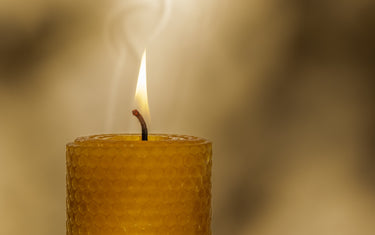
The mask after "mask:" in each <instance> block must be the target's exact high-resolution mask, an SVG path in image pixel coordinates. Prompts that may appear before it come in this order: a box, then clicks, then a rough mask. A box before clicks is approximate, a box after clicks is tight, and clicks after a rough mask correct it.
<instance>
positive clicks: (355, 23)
mask: <svg viewBox="0 0 375 235" xmlns="http://www.w3.org/2000/svg"><path fill="white" fill-rule="evenodd" d="M374 10H375V3H374V1H371V0H357V1H345V0H344V1H338V0H325V1H323V0H319V1H306V0H299V1H294V0H287V1H280V0H271V1H261V0H232V1H225V0H215V1H214V0H206V1H199V0H174V1H169V2H168V1H164V2H163V1H151V0H143V1H141V0H138V1H135V0H133V1H129V0H110V1H88V0H75V1H71V0H70V1H66V0H64V1H63V0H53V1H51V0H49V1H47V0H29V1H27V2H25V1H19V0H1V2H0V112H1V115H0V227H1V234H7V235H24V234H28V235H51V234H54V235H62V234H65V144H66V143H67V142H70V141H72V140H74V139H75V138H76V137H78V136H84V135H90V134H97V133H104V132H115V133H118V132H139V127H138V123H137V121H136V119H135V118H134V117H133V116H132V115H131V110H132V108H133V105H134V103H133V99H134V91H135V87H136V81H137V76H138V69H139V63H140V56H141V54H142V51H143V49H144V48H145V47H147V49H148V52H147V53H148V61H147V62H148V65H147V66H148V96H149V104H150V112H151V125H150V129H151V132H153V133H178V134H191V135H196V136H201V137H206V138H208V139H210V140H212V141H213V142H214V158H213V234H215V235H228V234H231V235H250V234H257V235H273V234H277V235H280V234H283V235H284V234H285V235H301V234H304V235H310V234H311V235H316V234H320V235H332V234H340V235H354V234H355V235H357V234H360V235H373V234H375V226H374V221H375V157H374V156H375V155H374V154H375V152H374V150H375V149H374V146H375V143H374V138H375V135H374V131H375V129H374V128H375V111H374V100H375V99H374V98H375V97H374V96H375V93H374V88H375V82H374V75H375V66H374V61H375V44H374V42H375V34H374V28H375V14H374ZM119 65H121V66H119Z"/></svg>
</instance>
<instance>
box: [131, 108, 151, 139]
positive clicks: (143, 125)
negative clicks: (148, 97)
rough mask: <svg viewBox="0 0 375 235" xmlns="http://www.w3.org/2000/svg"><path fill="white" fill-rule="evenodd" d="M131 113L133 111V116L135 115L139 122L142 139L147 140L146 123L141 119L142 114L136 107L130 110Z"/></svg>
mask: <svg viewBox="0 0 375 235" xmlns="http://www.w3.org/2000/svg"><path fill="white" fill-rule="evenodd" d="M132 113H133V115H134V116H136V117H137V118H138V120H139V122H140V123H141V127H142V141H146V140H148V131H147V125H146V122H145V120H144V119H143V116H142V115H141V114H140V112H138V110H136V109H134V110H133V111H132Z"/></svg>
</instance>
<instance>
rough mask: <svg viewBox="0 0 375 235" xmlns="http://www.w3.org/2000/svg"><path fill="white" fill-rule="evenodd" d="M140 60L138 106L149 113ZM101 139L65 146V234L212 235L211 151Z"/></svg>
mask: <svg viewBox="0 0 375 235" xmlns="http://www.w3.org/2000/svg"><path fill="white" fill-rule="evenodd" d="M146 90H147V88H146V54H145V53H144V55H143V58H142V65H141V69H140V76H139V78H138V85H137V92H136V100H138V103H139V104H140V105H139V107H140V110H141V111H142V113H146V114H148V102H147V91H146ZM133 115H134V116H136V117H137V118H138V120H139V121H140V123H141V126H142V135H135V134H106V135H92V136H87V137H80V138H77V139H76V140H75V141H74V142H71V143H68V144H67V146H66V166H67V178H66V181H67V199H66V204H67V223H66V227H67V235H81V234H87V235H89V234H90V235H120V234H139V235H143V234H144V235H146V234H150V235H154V234H160V235H166V234H176V235H184V234H186V235H194V234H197V235H198V234H202V235H210V234H211V166H212V144H211V142H209V141H208V140H205V139H203V138H198V137H193V136H187V135H166V134H158V135H148V131H147V125H146V122H145V120H144V118H143V116H142V115H141V113H140V112H139V111H138V110H133Z"/></svg>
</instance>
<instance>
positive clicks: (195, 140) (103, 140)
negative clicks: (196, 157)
mask: <svg viewBox="0 0 375 235" xmlns="http://www.w3.org/2000/svg"><path fill="white" fill-rule="evenodd" d="M204 144H211V141H209V140H207V139H204V138H200V137H196V136H190V135H177V134H150V135H149V140H148V141H142V136H141V135H140V134H98V135H90V136H82V137H78V138H76V139H75V140H74V142H70V143H68V144H67V146H87V147H89V146H91V147H106V146H107V145H122V146H129V147H141V146H142V147H143V146H150V147H152V146H154V147H156V146H169V145H173V146H186V145H204Z"/></svg>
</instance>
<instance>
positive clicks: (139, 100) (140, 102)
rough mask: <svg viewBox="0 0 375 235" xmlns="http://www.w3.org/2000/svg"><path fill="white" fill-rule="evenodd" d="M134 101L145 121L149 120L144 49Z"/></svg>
mask: <svg viewBox="0 0 375 235" xmlns="http://www.w3.org/2000/svg"><path fill="white" fill-rule="evenodd" d="M135 103H136V106H137V108H138V111H139V112H140V113H141V114H142V116H143V117H144V118H145V120H146V121H148V122H149V121H150V111H149V108H148V98H147V73H146V50H145V51H144V52H143V55H142V61H141V66H140V68H139V75H138V82H137V89H136V91H135Z"/></svg>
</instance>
